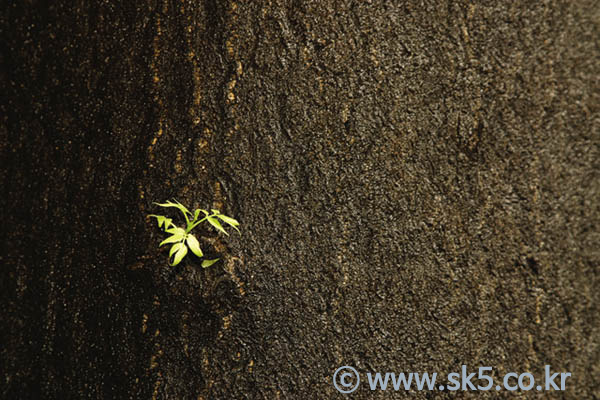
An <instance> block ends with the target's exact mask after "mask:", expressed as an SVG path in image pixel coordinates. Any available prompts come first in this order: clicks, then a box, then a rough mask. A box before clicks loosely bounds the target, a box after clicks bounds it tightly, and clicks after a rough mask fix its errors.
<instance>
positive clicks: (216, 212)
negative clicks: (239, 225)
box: [210, 208, 221, 215]
mask: <svg viewBox="0 0 600 400" xmlns="http://www.w3.org/2000/svg"><path fill="white" fill-rule="evenodd" d="M210 211H212V213H213V214H217V215H219V214H221V211H219V210H215V209H214V208H211V209H210Z"/></svg>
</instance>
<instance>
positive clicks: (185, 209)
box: [154, 200, 192, 215]
mask: <svg viewBox="0 0 600 400" xmlns="http://www.w3.org/2000/svg"><path fill="white" fill-rule="evenodd" d="M175 201H176V203H173V202H172V201H168V200H167V202H166V203H154V204H156V205H159V206H161V207H165V208H167V207H175V208H177V209H178V210H179V211H181V212H182V213H184V214H185V213H188V214H190V215H192V213H191V212H190V210H188V209H187V208H185V206H184V205H183V204H181V203H180V202H178V201H177V200H175Z"/></svg>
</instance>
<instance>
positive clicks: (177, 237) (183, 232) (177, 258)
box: [149, 200, 240, 268]
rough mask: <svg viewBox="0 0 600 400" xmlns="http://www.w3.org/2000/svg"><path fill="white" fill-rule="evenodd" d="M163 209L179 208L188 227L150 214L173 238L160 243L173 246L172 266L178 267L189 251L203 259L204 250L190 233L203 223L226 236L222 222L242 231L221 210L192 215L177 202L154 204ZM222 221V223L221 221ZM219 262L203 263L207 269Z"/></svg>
mask: <svg viewBox="0 0 600 400" xmlns="http://www.w3.org/2000/svg"><path fill="white" fill-rule="evenodd" d="M154 204H157V205H159V206H161V207H165V208H168V207H174V208H177V209H178V210H179V211H181V213H182V214H183V217H184V218H185V223H186V227H185V229H184V228H180V227H178V226H177V225H175V224H174V223H173V220H172V219H171V218H167V217H165V216H164V215H155V214H150V215H149V217H153V218H156V221H157V222H158V227H159V228H163V229H164V231H165V232H166V233H168V234H170V235H171V236H169V237H168V238H166V239H165V240H163V241H162V242H160V245H159V247H160V246H163V245H165V244H172V246H171V250H170V251H169V260H170V259H171V257H173V261H172V262H171V263H170V265H171V266H173V267H174V266H176V265H177V264H179V263H180V262H181V260H183V258H184V257H185V256H186V255H187V253H188V249H189V250H191V251H192V253H194V254H195V255H196V256H198V257H200V258H201V257H203V256H204V253H202V249H201V248H200V242H198V239H196V237H195V236H194V235H192V234H191V233H190V232H191V230H192V229H194V228H195V227H197V226H198V225H200V224H201V223H202V222H204V221H207V222H208V223H209V224H210V225H212V226H213V227H214V228H215V229H216V230H218V231H220V232H223V233H224V234H225V235H228V233H227V232H226V231H225V229H224V228H223V225H221V221H223V222H224V223H226V224H227V225H229V226H231V227H233V228H234V229H235V230H236V231H238V232H239V231H240V230H239V228H238V226H239V225H240V223H239V222H237V221H236V220H235V219H233V218H231V217H228V216H227V215H223V214H221V213H220V212H219V210H212V209H211V210H210V211H211V212H210V213H209V212H208V211H206V210H203V209H197V210H196V211H194V213H193V214H192V213H191V212H190V210H188V209H187V208H186V207H185V206H184V205H183V204H181V203H180V202H178V201H177V200H175V202H171V201H167V202H166V203H154ZM200 213H202V215H203V218H202V219H199V217H200ZM219 220H220V221H219ZM217 261H219V259H218V258H215V259H213V260H204V261H202V267H204V268H207V267H210V266H211V265H213V264H214V263H216V262H217Z"/></svg>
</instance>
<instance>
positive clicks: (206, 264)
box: [202, 258, 220, 268]
mask: <svg viewBox="0 0 600 400" xmlns="http://www.w3.org/2000/svg"><path fill="white" fill-rule="evenodd" d="M219 260H220V258H215V259H214V260H204V261H202V268H208V267H210V266H211V265H213V264H214V263H216V262H217V261H219Z"/></svg>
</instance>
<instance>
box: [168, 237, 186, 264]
mask: <svg viewBox="0 0 600 400" xmlns="http://www.w3.org/2000/svg"><path fill="white" fill-rule="evenodd" d="M182 244H183V243H182ZM187 252H188V248H187V246H186V245H183V246H182V247H180V248H179V250H177V253H175V258H173V264H171V266H173V267H174V266H176V265H177V264H179V263H180V262H181V260H183V257H185V255H186V254H187Z"/></svg>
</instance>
